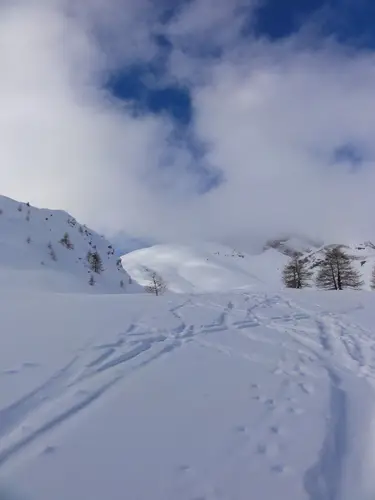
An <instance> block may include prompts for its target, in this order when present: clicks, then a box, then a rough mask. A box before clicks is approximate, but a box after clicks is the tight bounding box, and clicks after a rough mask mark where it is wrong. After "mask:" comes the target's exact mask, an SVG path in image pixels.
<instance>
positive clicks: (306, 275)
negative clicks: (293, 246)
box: [283, 246, 375, 290]
mask: <svg viewBox="0 0 375 500" xmlns="http://www.w3.org/2000/svg"><path fill="white" fill-rule="evenodd" d="M317 268H318V272H317V274H316V276H315V284H316V286H317V287H318V288H320V289H322V290H344V289H351V290H358V289H359V288H361V287H362V286H363V285H364V281H363V280H362V276H361V273H360V272H359V271H358V270H357V269H356V268H355V267H354V265H353V258H352V257H351V256H350V255H348V254H347V253H346V252H345V251H344V249H343V248H342V247H341V246H336V247H333V248H329V249H327V250H326V251H325V253H324V257H323V259H322V260H321V261H320V262H319V263H318V264H317ZM313 279H314V273H313V271H312V269H311V264H310V263H309V262H308V261H307V260H306V259H303V258H299V257H293V258H292V259H291V261H290V262H288V264H287V265H286V266H285V267H284V270H283V281H284V284H285V286H286V287H287V288H305V287H308V286H310V285H311V283H312V281H313ZM372 288H373V289H375V268H374V271H373V275H372Z"/></svg>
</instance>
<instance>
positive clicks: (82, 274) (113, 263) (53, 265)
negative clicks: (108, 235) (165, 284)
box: [0, 196, 140, 293]
mask: <svg viewBox="0 0 375 500" xmlns="http://www.w3.org/2000/svg"><path fill="white" fill-rule="evenodd" d="M66 234H67V236H68V239H67V241H66V242H65V244H64V242H63V243H61V240H64V235H65V236H66ZM89 252H91V253H95V252H98V254H99V255H100V257H101V260H102V267H103V271H102V272H100V273H96V272H92V271H91V269H90V266H89V263H88V261H87V255H88V253H89ZM91 276H92V277H93V278H91ZM90 279H91V283H92V286H90V284H89V281H90ZM130 281H131V280H130V278H129V276H128V275H127V274H126V272H125V271H124V269H123V268H122V266H121V264H120V263H119V262H118V259H117V257H116V256H115V255H114V249H113V247H112V245H111V244H110V243H109V242H108V241H107V240H106V239H105V238H104V237H102V236H99V235H98V234H97V233H95V232H94V231H92V230H90V229H88V228H87V227H86V226H82V225H81V224H79V223H78V222H77V221H76V220H75V219H74V218H73V217H71V216H70V215H69V214H67V213H66V212H63V211H56V210H47V209H38V208H34V207H31V206H28V204H26V203H19V202H16V201H14V200H11V199H9V198H6V197H4V196H0V287H2V286H6V287H8V288H10V287H17V286H18V285H21V286H22V287H28V288H31V289H42V290H43V289H49V290H54V291H59V292H88V293H126V292H134V291H137V290H139V289H140V287H139V286H138V285H133V284H130V283H129V282H130Z"/></svg>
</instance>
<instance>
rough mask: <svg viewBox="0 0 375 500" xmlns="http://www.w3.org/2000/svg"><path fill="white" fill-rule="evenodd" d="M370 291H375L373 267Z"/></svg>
mask: <svg viewBox="0 0 375 500" xmlns="http://www.w3.org/2000/svg"><path fill="white" fill-rule="evenodd" d="M371 290H375V266H374V267H373V268H372V275H371Z"/></svg>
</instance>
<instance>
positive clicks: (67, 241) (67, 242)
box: [60, 233, 74, 250]
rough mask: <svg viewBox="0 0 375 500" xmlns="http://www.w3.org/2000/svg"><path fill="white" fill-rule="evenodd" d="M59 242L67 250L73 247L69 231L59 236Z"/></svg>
mask: <svg viewBox="0 0 375 500" xmlns="http://www.w3.org/2000/svg"><path fill="white" fill-rule="evenodd" d="M60 243H61V244H62V245H63V246H64V247H66V248H68V249H69V250H72V249H73V248H74V245H73V243H72V242H71V241H70V238H69V233H64V236H63V237H62V238H61V240H60Z"/></svg>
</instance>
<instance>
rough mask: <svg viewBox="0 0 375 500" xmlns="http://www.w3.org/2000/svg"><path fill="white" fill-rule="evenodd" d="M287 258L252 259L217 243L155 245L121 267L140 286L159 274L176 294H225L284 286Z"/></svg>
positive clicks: (274, 255) (268, 255)
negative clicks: (151, 273) (232, 291)
mask: <svg viewBox="0 0 375 500" xmlns="http://www.w3.org/2000/svg"><path fill="white" fill-rule="evenodd" d="M287 261H288V257H287V256H285V255H283V254H282V253H280V252H278V251H277V250H275V249H272V248H270V249H268V250H267V251H265V252H263V253H261V254H259V255H249V254H246V253H244V252H240V251H237V250H235V249H231V248H229V247H226V246H223V245H219V244H216V243H198V244H195V245H156V246H153V247H150V248H144V249H141V250H135V251H134V252H131V253H128V254H126V255H124V256H123V257H122V265H123V266H124V268H125V269H126V271H127V272H128V274H130V276H131V277H132V278H133V279H134V281H136V282H138V283H139V284H141V285H145V284H147V282H148V276H149V271H148V270H152V271H156V272H157V273H158V274H159V275H160V276H161V277H162V278H163V279H164V281H165V282H166V284H167V287H168V289H169V290H170V291H172V292H175V293H193V292H194V293H204V292H226V291H230V290H238V289H250V290H251V289H260V288H264V287H271V288H275V289H278V288H280V287H281V286H282V282H281V271H282V269H283V267H284V265H285V263H286V262H287Z"/></svg>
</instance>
